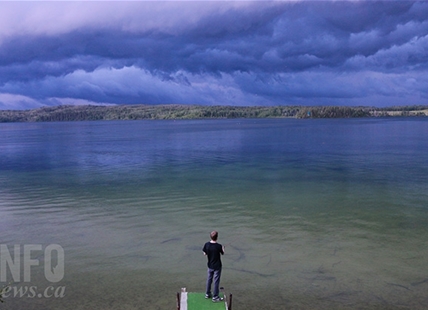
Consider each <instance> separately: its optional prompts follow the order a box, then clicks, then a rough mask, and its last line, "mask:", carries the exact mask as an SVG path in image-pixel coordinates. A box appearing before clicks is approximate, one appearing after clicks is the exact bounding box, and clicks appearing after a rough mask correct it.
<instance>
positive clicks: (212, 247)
mask: <svg viewBox="0 0 428 310" xmlns="http://www.w3.org/2000/svg"><path fill="white" fill-rule="evenodd" d="M210 237H211V241H209V242H207V243H205V245H204V248H203V249H202V251H203V252H204V255H206V256H207V257H208V264H207V265H208V271H207V289H206V293H205V298H211V296H212V295H211V284H212V282H213V279H214V295H213V296H212V298H213V299H212V300H213V301H214V302H217V301H222V300H223V298H220V297H219V295H218V294H219V286H220V276H221V255H223V254H224V246H222V245H221V244H220V243H217V238H218V232H217V231H215V230H214V231H212V232H211V234H210Z"/></svg>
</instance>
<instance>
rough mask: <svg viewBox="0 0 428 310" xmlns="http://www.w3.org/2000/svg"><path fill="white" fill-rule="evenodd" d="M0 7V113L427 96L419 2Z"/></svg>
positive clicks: (395, 101)
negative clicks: (90, 105)
mask: <svg viewBox="0 0 428 310" xmlns="http://www.w3.org/2000/svg"><path fill="white" fill-rule="evenodd" d="M2 7H3V12H4V13H3V17H4V16H5V14H8V16H10V17H9V18H8V19H6V21H3V22H0V27H1V28H2V29H3V30H0V31H1V32H0V109H15V108H17V109H22V108H33V107H37V106H41V105H57V104H61V103H68V104H69V103H76V104H84V103H101V104H104V103H114V104H130V103H146V104H161V103H162V104H163V103H181V104H183V103H184V104H202V105H212V104H220V105H226V104H227V105H288V104H293V105H296V104H299V105H352V106H357V105H374V106H390V105H413V104H428V88H427V87H426V85H427V84H428V74H427V73H428V2H411V1H380V2H376V1H365V2H363V1H356V2H349V1H339V2H332V1H314V2H307V1H304V2H247V3H245V2H160V3H159V2H124V3H120V2H92V3H37V2H36V3H31V4H29V7H26V8H25V9H24V7H23V4H22V3H18V4H16V3H5V2H3V3H1V4H0V8H2ZM0 14H1V13H0ZM14 14H15V17H16V16H19V15H23V16H24V18H23V19H22V20H23V21H22V23H21V24H19V23H17V22H13V21H12V20H13V17H14ZM0 17H1V16H0ZM44 20H47V21H50V22H47V23H43V21H44Z"/></svg>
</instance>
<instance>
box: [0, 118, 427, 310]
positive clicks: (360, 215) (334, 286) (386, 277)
mask: <svg viewBox="0 0 428 310" xmlns="http://www.w3.org/2000/svg"><path fill="white" fill-rule="evenodd" d="M213 229H216V230H218V231H219V242H220V243H222V244H224V245H226V254H225V255H224V257H223V275H222V279H221V285H222V286H224V287H225V290H226V292H231V293H233V295H234V304H233V309H234V310H251V309H426V307H427V304H428V119H426V118H393V119H392V118H391V119H346V120H339V119H330V120H296V119H261V120H254V119H245V120H236V119H235V120H192V121H122V122H120V121H118V122H107V121H105V122H64V123H11V124H0V236H1V244H3V245H6V246H7V247H8V249H9V251H10V253H11V257H12V258H13V257H14V256H13V254H14V252H13V249H14V245H17V247H18V249H19V250H20V252H19V254H20V255H19V257H21V262H20V264H21V270H20V282H19V283H16V282H15V283H14V282H13V281H11V280H12V278H11V274H10V271H9V269H8V268H5V266H6V265H5V266H3V270H2V272H4V271H5V270H6V272H7V279H6V281H3V282H2V283H0V284H2V285H4V284H6V283H9V282H12V283H11V286H12V287H15V288H14V289H16V288H17V287H25V286H27V287H28V286H34V287H37V292H40V291H41V290H42V289H45V288H47V287H50V286H52V287H53V289H56V288H57V287H60V286H61V287H65V296H62V297H61V296H60V297H57V298H55V297H54V296H53V297H49V298H48V297H46V296H42V297H40V298H38V295H34V294H33V295H32V296H31V295H30V296H28V294H27V295H25V296H23V297H19V296H11V293H9V295H8V297H7V298H5V303H4V304H1V308H2V309H162V310H164V309H175V293H176V292H177V291H179V290H180V288H181V287H187V289H188V291H201V292H202V291H204V283H205V276H206V258H205V257H204V256H203V255H202V251H201V249H202V246H203V244H204V242H206V241H208V239H209V232H210V231H211V230H213ZM31 244H35V245H41V246H42V250H40V251H39V250H37V251H33V252H31V253H30V257H31V258H32V259H34V260H35V261H33V265H32V266H30V273H31V281H24V279H23V274H24V271H23V270H24V269H25V268H24V267H23V264H24V261H25V257H24V256H25V255H24V254H23V252H24V250H23V249H24V247H25V246H26V245H31ZM52 244H58V245H59V246H60V247H62V248H63V249H64V253H65V254H64V257H65V262H64V266H65V274H64V277H63V279H62V280H61V281H60V282H57V283H51V282H49V281H47V279H46V276H45V275H44V261H45V260H47V258H46V255H45V254H44V252H43V249H44V248H45V247H47V246H49V245H52ZM2 255H3V257H2V259H3V260H5V252H4V251H3V253H2ZM27 258H28V257H27ZM15 259H16V257H15ZM52 259H53V260H54V259H55V258H52ZM52 265H55V264H54V263H53V264H52ZM3 280H5V279H3Z"/></svg>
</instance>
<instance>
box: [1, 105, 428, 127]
mask: <svg viewBox="0 0 428 310" xmlns="http://www.w3.org/2000/svg"><path fill="white" fill-rule="evenodd" d="M386 116H428V106H421V105H419V106H415V105H413V106H403V107H387V108H373V107H345V106H312V107H307V106H263V107H262V106H244V107H241V106H201V105H144V104H135V105H114V106H96V105H76V106H74V105H61V106H54V107H43V108H38V109H33V110H0V122H3V123H4V122H61V121H89V120H140V119H153V120H155V119H206V118H355V117H386Z"/></svg>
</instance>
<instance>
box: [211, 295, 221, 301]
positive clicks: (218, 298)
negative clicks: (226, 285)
mask: <svg viewBox="0 0 428 310" xmlns="http://www.w3.org/2000/svg"><path fill="white" fill-rule="evenodd" d="M219 301H223V298H221V297H218V296H214V297H213V302H219Z"/></svg>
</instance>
